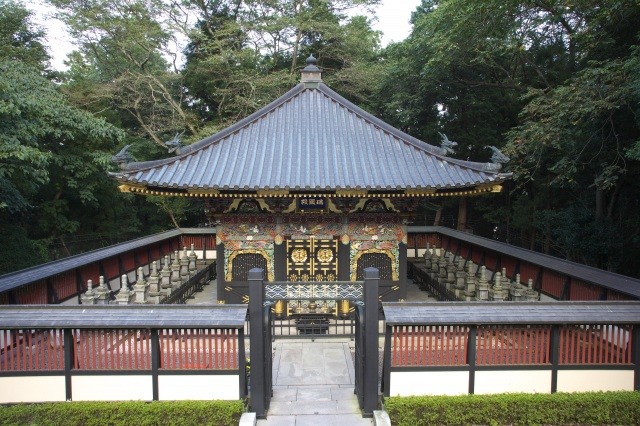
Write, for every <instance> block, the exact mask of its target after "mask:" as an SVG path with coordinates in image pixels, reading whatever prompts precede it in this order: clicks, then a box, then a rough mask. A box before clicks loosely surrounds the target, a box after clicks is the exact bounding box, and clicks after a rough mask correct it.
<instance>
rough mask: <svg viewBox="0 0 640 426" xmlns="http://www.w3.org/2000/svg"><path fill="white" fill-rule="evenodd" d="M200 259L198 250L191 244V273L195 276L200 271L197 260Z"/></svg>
mask: <svg viewBox="0 0 640 426" xmlns="http://www.w3.org/2000/svg"><path fill="white" fill-rule="evenodd" d="M197 260H198V256H197V255H196V251H195V250H194V244H191V252H189V275H190V276H194V275H195V274H196V272H197V271H198V267H197V266H196V261H197Z"/></svg>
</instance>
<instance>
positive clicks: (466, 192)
mask: <svg viewBox="0 0 640 426" xmlns="http://www.w3.org/2000/svg"><path fill="white" fill-rule="evenodd" d="M118 189H119V190H120V192H132V193H135V194H142V195H163V196H175V197H193V198H256V197H270V198H290V197H292V198H299V197H329V198H340V197H345V198H407V197H425V198H433V197H457V196H473V195H478V194H485V193H488V192H494V193H497V192H501V191H502V184H496V183H492V184H483V185H478V186H476V187H475V188H471V189H455V188H451V189H448V190H436V189H431V188H430V189H420V190H418V189H407V190H405V191H404V192H392V193H384V192H378V191H377V190H374V192H368V191H367V190H357V189H356V190H336V192H335V193H333V192H329V193H314V192H300V193H290V192H288V191H286V190H274V191H270V190H259V191H252V192H240V193H233V192H224V193H223V192H220V190H215V189H202V190H200V189H198V190H196V189H191V190H180V191H176V190H172V189H167V190H151V189H148V188H147V187H146V186H144V185H136V184H122V185H120V186H118Z"/></svg>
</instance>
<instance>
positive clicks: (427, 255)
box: [424, 243, 431, 273]
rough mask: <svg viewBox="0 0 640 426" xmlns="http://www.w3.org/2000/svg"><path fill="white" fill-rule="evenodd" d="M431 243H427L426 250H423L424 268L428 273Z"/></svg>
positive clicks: (429, 269)
mask: <svg viewBox="0 0 640 426" xmlns="http://www.w3.org/2000/svg"><path fill="white" fill-rule="evenodd" d="M430 256H431V244H429V243H427V250H426V251H425V252H424V268H425V270H426V271H427V273H429V272H430V271H431V258H430Z"/></svg>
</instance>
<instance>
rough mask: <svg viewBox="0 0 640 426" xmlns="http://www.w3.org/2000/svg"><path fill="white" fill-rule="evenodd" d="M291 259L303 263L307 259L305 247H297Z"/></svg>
mask: <svg viewBox="0 0 640 426" xmlns="http://www.w3.org/2000/svg"><path fill="white" fill-rule="evenodd" d="M291 260H293V261H294V262H296V263H302V262H304V261H306V260H307V251H306V250H305V249H301V248H297V249H295V250H293V251H292V252H291Z"/></svg>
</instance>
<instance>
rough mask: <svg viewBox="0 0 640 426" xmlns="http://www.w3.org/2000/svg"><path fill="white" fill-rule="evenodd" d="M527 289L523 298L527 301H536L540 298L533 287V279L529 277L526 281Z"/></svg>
mask: <svg viewBox="0 0 640 426" xmlns="http://www.w3.org/2000/svg"><path fill="white" fill-rule="evenodd" d="M527 287H528V289H527V291H526V292H525V298H526V300H527V301H528V302H536V301H538V300H540V293H538V292H537V291H535V290H534V289H533V280H532V279H531V278H529V281H528V282H527Z"/></svg>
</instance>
